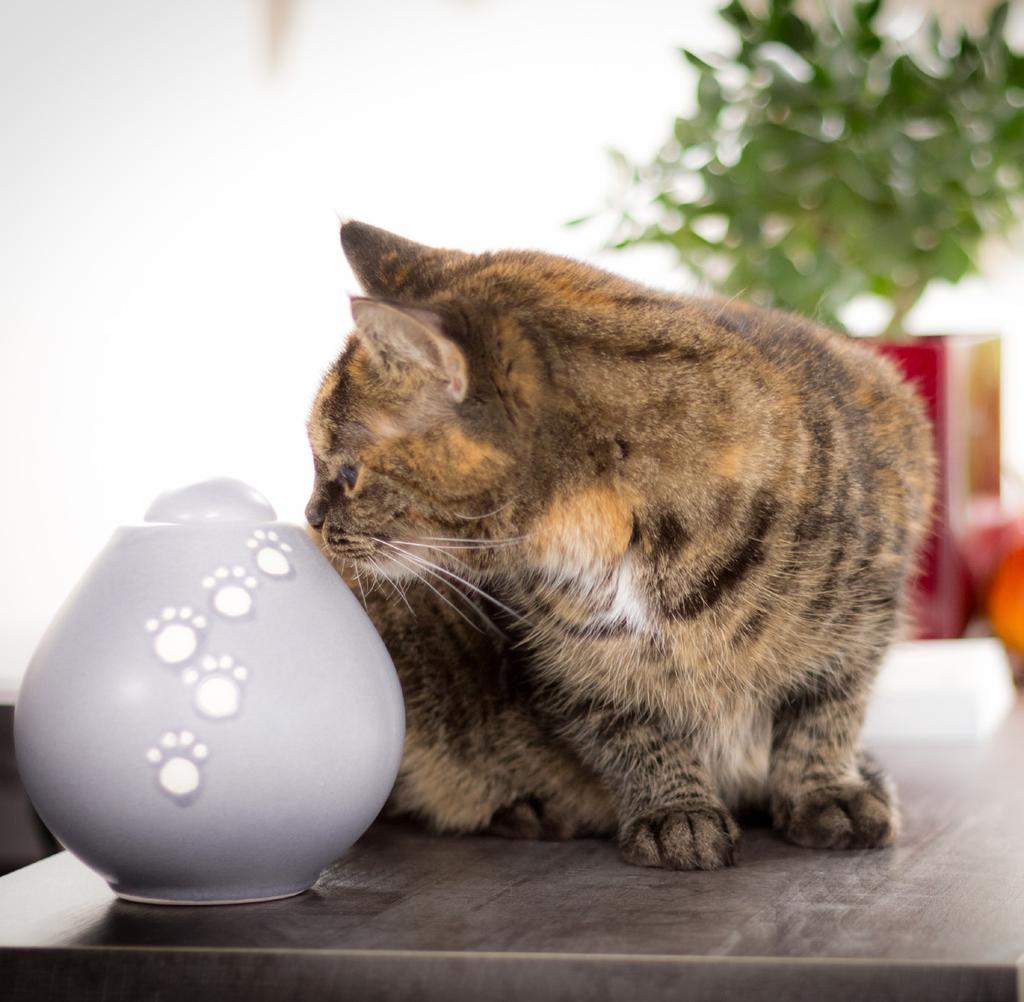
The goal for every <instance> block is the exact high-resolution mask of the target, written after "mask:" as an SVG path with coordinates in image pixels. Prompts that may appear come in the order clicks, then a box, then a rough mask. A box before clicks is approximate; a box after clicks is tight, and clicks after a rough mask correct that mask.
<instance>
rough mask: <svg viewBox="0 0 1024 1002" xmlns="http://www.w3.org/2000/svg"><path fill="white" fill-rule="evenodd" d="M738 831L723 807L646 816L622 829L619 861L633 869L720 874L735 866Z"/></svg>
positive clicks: (707, 807)
mask: <svg viewBox="0 0 1024 1002" xmlns="http://www.w3.org/2000/svg"><path fill="white" fill-rule="evenodd" d="M739 837H740V830H739V828H738V827H737V826H736V822H735V821H734V820H733V819H732V815H730V814H729V812H728V811H727V810H726V809H725V808H724V807H719V806H717V805H715V804H707V805H705V806H701V807H695V808H690V809H675V810H667V811H664V812H662V813H651V814H645V815H643V816H642V817H639V818H634V819H633V820H632V821H629V822H628V823H626V824H625V825H623V826H622V828H621V830H620V832H619V848H620V850H621V852H622V858H623V859H624V860H625V861H626V862H627V863H632V864H633V865H634V866H660V867H663V868H665V869H668V870H720V869H722V868H723V867H726V866H733V865H734V864H735V862H736V844H737V842H738V841H739Z"/></svg>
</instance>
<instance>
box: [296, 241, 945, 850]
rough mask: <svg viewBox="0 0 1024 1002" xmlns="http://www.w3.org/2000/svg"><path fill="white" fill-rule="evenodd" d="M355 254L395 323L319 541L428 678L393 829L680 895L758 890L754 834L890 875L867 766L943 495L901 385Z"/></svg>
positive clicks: (548, 296)
mask: <svg viewBox="0 0 1024 1002" xmlns="http://www.w3.org/2000/svg"><path fill="white" fill-rule="evenodd" d="M341 239H342V246H343V249H344V252H345V254H346V256H347V258H348V261H349V262H350V264H351V266H352V269H353V271H354V273H355V275H356V277H357V278H358V280H359V281H360V283H361V284H362V286H363V289H364V291H365V293H366V295H365V296H359V297H354V298H353V300H352V314H353V318H354V321H355V330H354V332H353V333H352V335H351V337H350V339H349V340H348V342H347V344H346V345H345V347H344V350H343V351H342V353H341V355H340V357H339V358H338V359H337V361H336V362H335V363H334V364H333V365H332V366H331V367H330V369H329V370H328V372H327V373H326V375H325V377H324V378H323V381H322V384H321V385H320V388H319V392H318V393H317V394H316V398H315V401H314V403H313V406H312V411H311V414H310V418H309V422H308V432H309V439H310V444H311V447H312V451H313V461H314V476H315V480H314V486H313V493H312V496H311V498H310V501H309V505H308V507H307V509H306V517H307V520H308V521H309V523H310V527H311V528H310V531H311V533H312V534H313V535H314V537H315V538H317V540H318V541H319V543H320V544H321V546H322V548H323V551H324V552H325V553H326V554H327V555H328V556H329V557H330V558H331V559H332V560H333V561H334V562H335V564H336V566H338V567H339V568H340V569H342V571H343V572H344V573H345V575H346V579H347V580H348V581H349V582H350V584H351V585H352V587H353V588H354V589H355V591H356V593H357V594H359V593H360V589H361V590H362V598H363V600H364V602H365V604H366V606H367V610H368V612H369V614H370V616H371V618H372V619H373V622H374V623H375V625H376V626H377V628H378V629H379V631H380V633H381V635H382V637H383V638H384V641H385V643H386V645H387V646H388V648H389V650H390V652H391V655H392V657H393V659H394V661H395V665H396V667H397V669H398V672H399V675H400V678H401V682H402V686H403V689H404V693H405V699H406V706H407V739H406V746H405V752H404V758H403V762H402V766H401V770H400V774H399V777H398V780H397V782H396V784H395V788H394V791H393V793H392V796H391V799H390V801H389V804H388V812H389V813H392V814H396V815H412V816H416V817H418V818H421V819H423V820H425V821H426V822H428V823H429V824H430V825H431V826H432V827H433V828H434V829H435V830H437V831H442V832H460V833H469V832H489V833H495V834H502V835H507V836H512V837H526V838H538V837H539V838H559V839H560V838H572V837H578V836H612V835H614V836H617V839H618V844H619V847H620V851H621V855H622V857H623V859H625V860H626V861H627V862H629V863H633V864H638V865H644V866H660V867H667V868H674V869H716V868H719V867H723V866H727V865H730V864H732V863H733V862H734V859H735V849H736V845H737V840H738V837H739V829H738V827H737V824H736V821H735V819H734V812H735V811H738V810H740V809H742V808H745V807H748V806H749V807H758V806H760V807H761V809H764V810H767V811H769V812H770V815H771V819H772V822H773V824H774V826H775V827H776V828H777V829H778V830H779V831H781V832H782V833H783V834H784V835H785V836H786V837H787V838H789V839H790V840H791V841H793V842H795V843H797V844H799V845H802V846H809V847H815V848H822V849H849V848H872V847H880V846H886V845H889V844H890V843H891V842H892V841H893V839H894V838H895V836H896V834H897V830H898V811H897V807H896V803H895V797H894V792H893V789H892V786H891V784H890V783H889V781H888V779H887V778H886V776H885V775H884V774H883V773H882V771H881V770H880V769H878V768H877V767H876V766H875V765H874V764H873V763H872V762H871V761H870V760H869V759H868V758H867V757H866V756H865V755H864V754H863V753H862V752H861V751H860V750H859V747H858V739H859V731H860V729H861V725H862V721H863V717H864V711H865V702H866V699H867V697H868V694H869V689H870V686H871V683H872V679H873V677H874V676H875V674H876V671H877V669H878V666H879V662H880V659H881V657H882V654H883V652H884V651H885V649H886V647H887V645H888V644H889V642H890V640H891V639H892V638H893V636H894V633H895V631H896V630H897V628H898V626H899V624H900V622H901V612H902V609H903V607H904V604H905V603H904V592H905V590H906V585H907V582H908V579H909V578H910V577H911V576H912V574H913V571H914V568H915V554H916V553H917V551H918V549H919V546H920V544H921V541H922V539H923V537H924V535H925V533H926V531H927V527H928V524H929V513H930V507H931V504H932V497H933V481H934V467H935V460H934V456H933V452H932V438H931V430H930V427H929V425H928V422H927V419H926V417H925V413H924V409H923V405H922V403H921V401H920V400H919V398H918V396H917V394H916V392H915V391H914V390H913V389H912V388H911V387H910V386H909V385H907V384H906V383H904V382H903V381H902V380H901V378H900V377H899V375H898V374H897V372H896V371H895V369H894V368H893V367H892V366H891V364H890V363H889V362H887V361H885V360H884V359H883V358H882V357H880V356H879V355H878V354H876V353H875V352H874V351H873V350H871V349H870V348H867V347H864V346H862V345H858V344H857V343H855V342H854V341H853V340H851V339H849V338H846V337H842V336H840V335H838V334H835V333H832V332H830V331H827V330H823V329H821V328H820V327H817V326H815V325H813V324H812V323H810V322H809V321H806V320H803V319H800V318H798V317H796V316H792V315H789V314H786V313H782V312H777V311H769V310H764V309H759V308H754V307H751V306H747V305H742V304H740V303H738V302H734V301H731V300H730V301H723V300H720V299H710V298H709V299H705V298H697V297H689V296H682V295H674V294H670V293H667V292H659V291H654V290H651V289H648V288H644V287H642V286H640V285H638V284H634V283H633V282H630V281H627V280H625V279H622V278H619V277H616V276H614V275H612V274H609V273H607V272H604V271H601V270H598V269H597V268H594V267H590V266H587V265H585V264H582V263H578V262H575V261H571V260H567V259H563V258H560V257H555V256H551V255H548V254H542V253H535V252H527V251H507V252H500V253H484V254H470V253H465V252H462V251H455V250H440V249H435V248H431V247H427V246H424V245H421V244H417V243H414V242H412V241H409V240H406V239H404V238H401V237H398V236H396V235H394V234H391V233H388V232H386V231H384V230H381V229H378V228H376V227H373V226H369V225H367V224H364V223H361V222H356V221H351V222H346V223H344V224H343V225H342V229H341ZM368 585H369V586H370V587H369V590H368V589H367V586H368Z"/></svg>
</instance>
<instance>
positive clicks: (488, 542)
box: [419, 532, 533, 546]
mask: <svg viewBox="0 0 1024 1002" xmlns="http://www.w3.org/2000/svg"><path fill="white" fill-rule="evenodd" d="M532 535H533V533H530V532H528V533H525V534H524V535H522V536H506V537H504V538H502V539H476V538H471V537H463V536H420V537H419V538H420V539H431V540H436V541H437V542H439V543H478V544H480V545H481V546H506V545H511V544H513V543H521V542H522V541H523V540H524V539H529V537H530V536H532Z"/></svg>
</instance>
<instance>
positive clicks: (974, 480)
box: [869, 335, 1000, 639]
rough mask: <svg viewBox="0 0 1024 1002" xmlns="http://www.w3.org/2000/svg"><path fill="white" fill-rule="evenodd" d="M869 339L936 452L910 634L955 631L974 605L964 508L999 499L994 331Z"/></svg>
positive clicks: (951, 633) (928, 636)
mask: <svg viewBox="0 0 1024 1002" xmlns="http://www.w3.org/2000/svg"><path fill="white" fill-rule="evenodd" d="M869 343H871V344H872V345H873V346H874V347H875V348H876V349H877V350H878V351H881V352H882V353H883V354H885V355H887V356H888V357H889V358H891V359H892V360H893V361H894V362H896V363H897V364H898V365H899V366H900V368H901V369H902V370H903V373H904V375H905V376H906V377H907V379H908V380H909V381H911V382H912V383H914V384H915V385H916V386H917V388H918V390H919V392H920V393H921V395H922V397H923V398H924V400H925V402H926V404H927V406H928V414H929V417H930V418H931V421H932V426H933V429H934V433H935V449H936V453H937V455H938V458H939V482H938V492H937V495H936V506H935V514H934V518H933V524H932V530H933V531H932V535H931V537H930V538H929V540H928V542H927V544H926V546H925V549H924V552H923V554H922V557H921V570H920V573H919V575H918V577H917V580H916V582H915V585H914V589H913V597H912V604H911V610H912V614H913V622H914V626H915V627H916V630H915V634H914V635H915V636H916V637H918V638H920V639H941V638H948V637H959V636H961V635H962V634H963V631H964V628H965V627H966V625H967V622H968V620H969V619H970V617H971V614H972V613H973V612H974V609H975V596H974V590H973V588H972V579H971V575H970V573H969V568H968V561H967V550H966V546H965V543H966V540H967V539H968V537H969V536H970V534H971V531H972V524H971V513H972V511H973V510H981V509H984V508H985V507H991V506H992V505H993V504H994V505H998V500H999V476H1000V469H999V339H998V338H996V337H971V336H967V335H938V336H932V337H916V338H910V339H907V340H904V341H871V342H869ZM973 556H975V557H976V558H977V557H978V556H981V557H984V554H981V555H977V554H975V555H973Z"/></svg>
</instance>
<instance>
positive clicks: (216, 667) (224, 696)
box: [181, 654, 249, 720]
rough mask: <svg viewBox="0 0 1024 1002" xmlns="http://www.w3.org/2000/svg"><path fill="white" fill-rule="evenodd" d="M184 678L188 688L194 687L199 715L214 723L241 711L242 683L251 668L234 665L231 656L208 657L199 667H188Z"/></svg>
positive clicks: (182, 675) (183, 673)
mask: <svg viewBox="0 0 1024 1002" xmlns="http://www.w3.org/2000/svg"><path fill="white" fill-rule="evenodd" d="M181 677H182V680H183V681H184V682H185V684H186V685H191V686H195V690H194V694H193V702H194V704H195V708H196V712H198V713H200V714H202V715H203V716H204V717H208V718H209V719H211V720H223V719H225V718H227V717H233V716H235V714H237V713H238V711H239V709H240V708H241V706H242V688H243V683H244V682H245V680H246V679H247V678H248V677H249V669H248V668H246V667H245V666H244V665H239V664H235V659H234V658H233V657H232V656H231V655H230V654H222V655H221V656H220V657H214V656H213V655H211V654H208V655H207V656H206V657H204V658H203V659H202V660H201V661H200V662H199V667H197V668H186V669H185V671H183V672H182V674H181Z"/></svg>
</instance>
